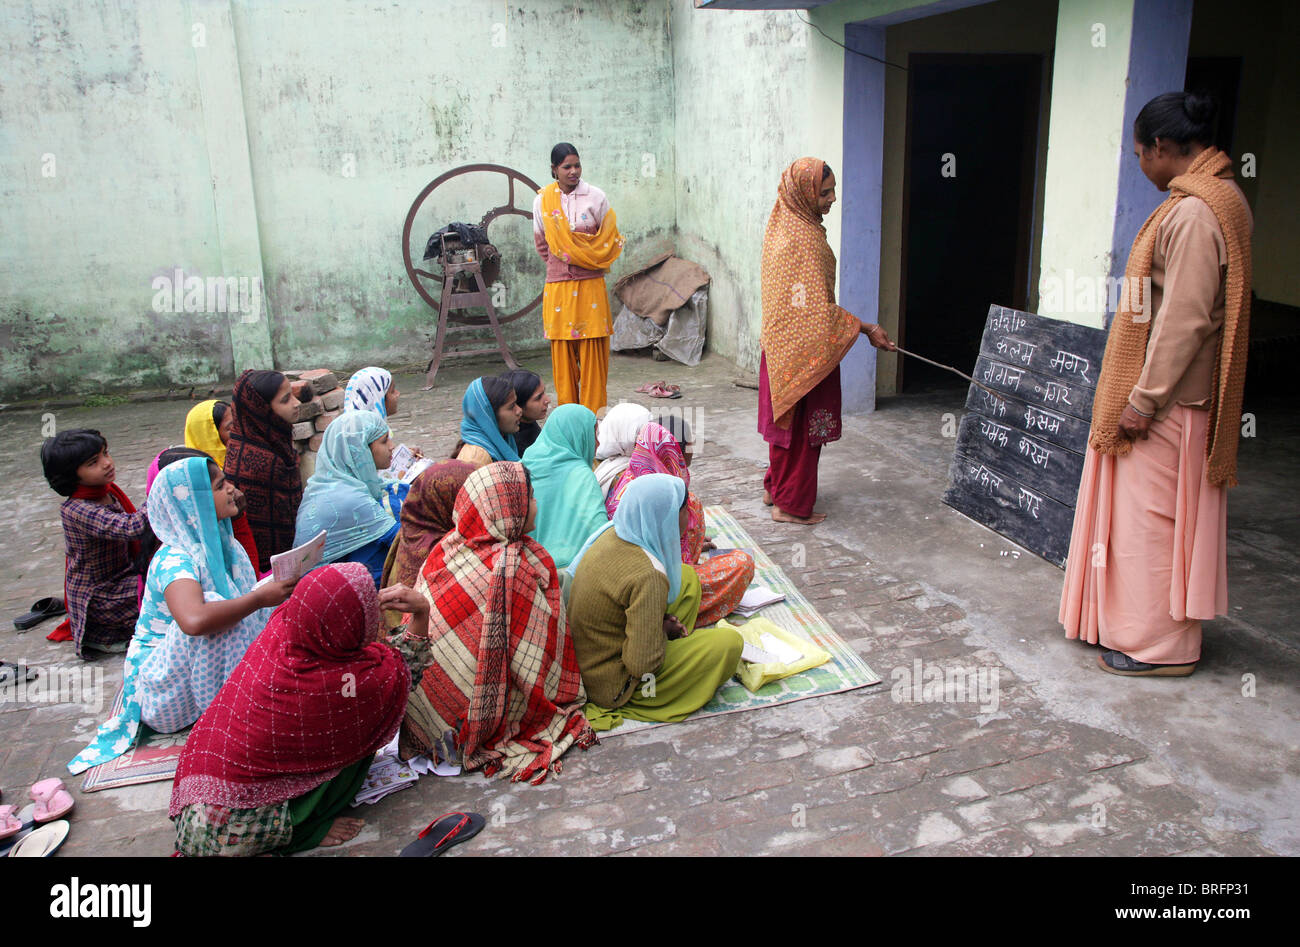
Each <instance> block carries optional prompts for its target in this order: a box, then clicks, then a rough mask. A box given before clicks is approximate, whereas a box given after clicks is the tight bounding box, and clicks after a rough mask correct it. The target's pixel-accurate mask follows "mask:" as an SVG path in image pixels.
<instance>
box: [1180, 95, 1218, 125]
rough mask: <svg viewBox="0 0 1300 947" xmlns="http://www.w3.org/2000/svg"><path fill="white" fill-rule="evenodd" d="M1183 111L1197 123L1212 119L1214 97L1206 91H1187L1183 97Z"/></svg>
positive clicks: (1200, 123)
mask: <svg viewBox="0 0 1300 947" xmlns="http://www.w3.org/2000/svg"><path fill="white" fill-rule="evenodd" d="M1183 111H1184V112H1186V113H1187V117H1188V118H1190V119H1191V120H1192V121H1193V122H1196V124H1198V125H1204V124H1208V123H1209V122H1212V121H1214V112H1215V104H1214V99H1213V97H1212V96H1210V94H1209V93H1207V92H1189V93H1187V95H1186V96H1185V97H1184V98H1183Z"/></svg>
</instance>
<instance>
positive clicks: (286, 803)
mask: <svg viewBox="0 0 1300 947" xmlns="http://www.w3.org/2000/svg"><path fill="white" fill-rule="evenodd" d="M331 426H332V425H331ZM381 608H388V609H397V610H399V611H403V612H409V613H411V615H412V618H411V621H410V624H409V625H408V626H407V628H406V629H405V630H403V631H401V632H400V633H399V634H398V635H397V636H396V637H395V638H394V639H392V641H391V644H392V645H393V647H389V645H388V644H382V643H380V642H379V641H377V640H376V631H377V628H378V626H379V611H380V609H381ZM428 608H429V606H428V604H427V602H425V600H424V599H423V597H422V596H420V595H417V594H416V593H415V592H414V591H412V590H411V589H408V588H405V587H404V586H394V587H393V588H387V589H384V590H383V592H381V593H380V594H379V595H378V596H376V594H375V586H374V583H372V582H371V581H370V577H369V576H368V575H367V574H366V570H365V569H364V568H362V567H361V566H360V565H357V564H355V563H349V564H346V565H335V566H327V567H325V568H323V569H317V570H315V571H314V572H311V573H309V574H308V575H306V576H304V577H303V579H302V581H301V582H300V583H298V587H297V588H296V589H294V592H293V597H292V598H291V599H289V602H288V604H286V605H285V606H284V608H281V609H278V610H277V611H276V612H275V614H274V616H272V618H271V620H270V622H269V623H268V624H267V626H266V630H265V631H264V632H262V634H261V636H260V637H259V638H258V639H257V641H255V642H254V643H253V645H252V647H250V648H249V649H248V653H247V654H245V655H244V659H243V661H241V662H240V664H239V667H237V668H236V669H235V671H234V673H233V674H232V675H231V676H230V679H229V680H228V681H227V682H226V685H225V686H224V687H223V688H222V689H221V692H220V693H219V694H218V695H217V698H216V700H214V701H213V702H212V705H211V706H210V707H208V709H207V710H206V711H205V712H204V714H203V716H202V718H200V719H199V722H198V723H197V724H195V726H194V730H193V732H191V733H190V737H189V739H188V740H187V741H186V743H185V749H184V750H183V751H182V752H181V757H180V761H179V762H178V764H177V767H176V779H175V782H174V784H173V788H172V798H171V805H170V807H169V808H168V814H169V815H170V816H171V818H172V820H173V821H174V822H175V824H176V849H177V851H179V852H181V853H183V854H185V855H260V854H264V853H275V854H281V855H287V854H290V853H292V852H300V851H305V850H306V849H309V848H315V847H317V846H332V845H342V844H343V843H344V842H346V841H347V840H348V839H350V838H353V837H354V836H355V835H356V834H357V833H358V832H359V831H360V830H361V827H362V825H363V823H362V822H361V820H359V819H350V818H342V817H341V816H342V813H344V812H345V811H346V810H347V808H348V805H349V804H350V803H351V802H352V800H353V799H354V798H355V797H356V794H357V790H358V789H360V787H361V783H362V782H363V781H364V780H365V778H366V773H367V772H368V771H369V769H370V761H371V758H372V757H373V756H374V753H375V751H376V750H378V749H381V748H382V747H383V746H385V745H386V744H387V743H388V742H389V741H390V740H392V738H393V735H394V734H395V733H397V728H398V726H399V725H400V723H401V720H402V714H403V711H404V710H405V708H406V695H407V693H408V692H409V691H410V688H411V685H412V681H413V679H418V675H419V673H420V671H422V670H423V669H424V667H425V666H426V665H427V664H428V642H427V639H426V637H425V636H426V634H427V632H428ZM394 648H396V649H397V650H394ZM412 669H413V670H412ZM340 681H346V682H347V687H346V688H345V687H341V686H340V684H339V682H340Z"/></svg>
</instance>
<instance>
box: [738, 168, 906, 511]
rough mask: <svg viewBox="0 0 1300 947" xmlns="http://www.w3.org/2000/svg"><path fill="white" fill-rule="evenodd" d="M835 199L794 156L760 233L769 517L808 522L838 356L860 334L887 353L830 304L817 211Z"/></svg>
mask: <svg viewBox="0 0 1300 947" xmlns="http://www.w3.org/2000/svg"><path fill="white" fill-rule="evenodd" d="M834 203H835V175H834V173H832V171H831V169H830V168H829V167H828V166H827V165H826V163H825V162H823V161H820V160H818V159H817V158H800V159H799V160H798V161H796V162H795V163H794V164H792V165H790V167H788V168H786V169H785V171H784V172H783V173H782V175H781V185H780V187H779V188H777V197H776V205H775V206H774V207H773V208H772V215H771V216H770V217H769V218H768V220H767V231H766V233H765V234H764V235H763V334H762V336H761V340H760V344H761V345H762V358H761V360H760V362H759V367H758V431H759V433H760V434H762V435H763V440H765V441H767V444H768V459H769V461H770V463H769V465H768V468H767V474H766V475H765V476H764V477H763V502H764V503H766V504H768V505H769V506H772V507H773V509H772V519H774V520H777V521H779V522H783V523H803V524H807V525H811V524H813V523H820V522H821V521H822V520H824V519H826V516H825V514H823V513H816V512H814V511H813V506H814V504H815V503H816V502H817V460H818V457H819V456H820V454H821V447H822V445H823V444H828V443H830V442H831V441H837V440H839V438H840V360H841V359H843V358H844V356H845V355H847V354H848V352H849V349H850V348H852V347H853V343H854V342H855V341H857V337H858V334H859V333H861V334H863V335H865V336H866V337H867V339H868V340H870V342H871V344H872V345H874V346H875V347H876V348H878V349H891V350H892V349H893V348H894V343H893V342H891V341H889V335H888V334H887V333H886V332H885V330H884V329H882V328H881V327H880V326H878V325H873V324H871V323H869V322H863V321H862V320H861V319H859V318H858V317H857V316H855V315H853V313H851V312H849V311H848V310H846V309H841V308H840V307H839V306H837V305H836V304H835V254H834V252H832V250H831V247H830V244H829V243H827V242H826V228H825V227H824V226H823V225H822V217H823V216H824V215H825V214H827V213H829V212H830V209H831V205H832V204H834Z"/></svg>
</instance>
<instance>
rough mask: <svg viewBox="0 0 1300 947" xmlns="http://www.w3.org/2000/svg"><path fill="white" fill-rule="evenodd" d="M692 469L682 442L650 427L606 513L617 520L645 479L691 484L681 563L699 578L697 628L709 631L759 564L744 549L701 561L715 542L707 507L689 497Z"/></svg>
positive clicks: (638, 441)
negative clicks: (633, 486)
mask: <svg viewBox="0 0 1300 947" xmlns="http://www.w3.org/2000/svg"><path fill="white" fill-rule="evenodd" d="M689 466H690V461H689V460H688V459H687V457H686V454H685V453H684V452H683V450H682V448H681V446H680V445H679V444H678V443H677V439H676V438H674V437H673V436H672V434H671V433H669V432H668V430H667V429H666V428H664V427H661V426H660V425H658V424H654V423H651V424H647V425H646V426H645V427H644V428H642V429H641V433H640V434H639V435H637V439H636V448H635V449H634V450H633V451H632V461H631V463H629V464H628V468H627V470H625V471H623V473H622V474H620V475H619V478H618V480H616V481H615V482H614V485H613V486H612V487H611V488H610V491H609V497H608V499H606V501H605V510H606V512H608V513H609V518H610V519H613V518H614V512H615V511H616V510H617V509H618V504H619V501H620V500H622V499H623V494H624V493H625V492H626V491H627V487H628V484H630V483H631V482H632V481H633V480H635V479H636V478H637V477H641V476H644V475H645V474H653V473H664V474H670V475H672V476H674V477H678V478H680V479H681V481H682V482H683V483H685V484H686V489H687V491H688V492H687V496H686V508H687V511H688V513H689V520H688V523H687V527H686V530H685V531H684V532H683V533H682V562H683V563H684V564H685V565H686V566H689V567H691V568H693V569H694V570H695V573H696V575H697V576H698V577H699V580H700V586H701V589H702V591H703V597H702V599H701V601H700V613H699V616H698V617H697V618H696V619H695V627H696V628H705V627H707V626H709V625H715V624H717V623H718V621H719V620H721V619H723V618H726V617H727V616H728V615H730V614H731V612H732V611H733V610H734V609H735V607H736V606H737V605H739V604H740V600H741V599H742V598H743V597H744V595H745V589H746V588H748V587H749V583H750V582H752V581H753V579H754V560H753V557H751V556H750V555H749V554H748V553H746V552H743V551H741V550H739V549H731V550H728V551H726V552H721V553H715V554H714V555H712V556H710V557H709V558H707V559H702V558H701V557H702V555H703V554H704V553H705V552H707V551H709V550H711V549H713V543H711V542H709V541H708V540H707V539H706V538H705V535H704V507H703V506H702V505H701V504H700V501H699V500H698V499H696V497H695V494H693V493H690V492H689V491H690V486H691V472H690V470H689V469H688V468H689Z"/></svg>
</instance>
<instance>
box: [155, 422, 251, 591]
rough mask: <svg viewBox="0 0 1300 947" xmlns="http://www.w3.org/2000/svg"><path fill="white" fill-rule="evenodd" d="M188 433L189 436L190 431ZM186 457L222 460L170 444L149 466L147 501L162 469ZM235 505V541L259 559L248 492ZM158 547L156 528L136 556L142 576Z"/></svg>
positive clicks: (232, 524)
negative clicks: (245, 496) (250, 515)
mask: <svg viewBox="0 0 1300 947" xmlns="http://www.w3.org/2000/svg"><path fill="white" fill-rule="evenodd" d="M226 417H231V415H230V412H228V411H227V412H226ZM186 436H187V437H188V431H187V434H186ZM224 450H225V449H224V448H222V451H223V453H224ZM186 457H203V458H206V459H208V460H213V461H216V463H217V466H218V467H219V466H221V462H220V461H218V460H217V459H216V458H215V457H213V456H212V455H211V454H209V453H207V451H202V450H197V449H195V448H192V447H169V448H167V449H166V450H165V451H161V452H160V453H159V454H158V456H157V457H155V458H154V459H153V463H152V464H151V465H150V466H149V474H148V476H146V477H145V481H144V494H145V499H146V500H147V499H148V497H149V491H150V490H152V489H153V482H154V480H156V479H157V478H158V471H160V470H162V469H163V468H164V467H168V466H171V465H172V464H174V463H176V462H177V461H178V460H184V459H185V458H186ZM235 506H236V507H238V509H239V513H238V514H237V515H235V516H232V517H231V518H230V528H231V531H232V532H234V534H235V541H236V542H238V543H239V545H241V546H243V547H244V552H246V553H248V561H249V562H257V560H258V555H257V542H256V541H255V540H254V539H253V529H252V527H251V526H249V525H248V513H247V507H248V501H247V500H246V499H245V498H244V494H243V492H242V491H240V490H235ZM158 546H159V542H158V537H157V536H155V535H154V534H153V530H148V531H147V532H146V533H145V537H144V539H142V540H141V541H140V554H139V556H137V557H136V564H137V566H138V567H139V569H140V574H141V575H146V574H148V572H149V563H150V562H152V561H153V555H154V553H155V552H157V551H158ZM140 596H141V598H143V597H144V584H143V583H141V585H140Z"/></svg>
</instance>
